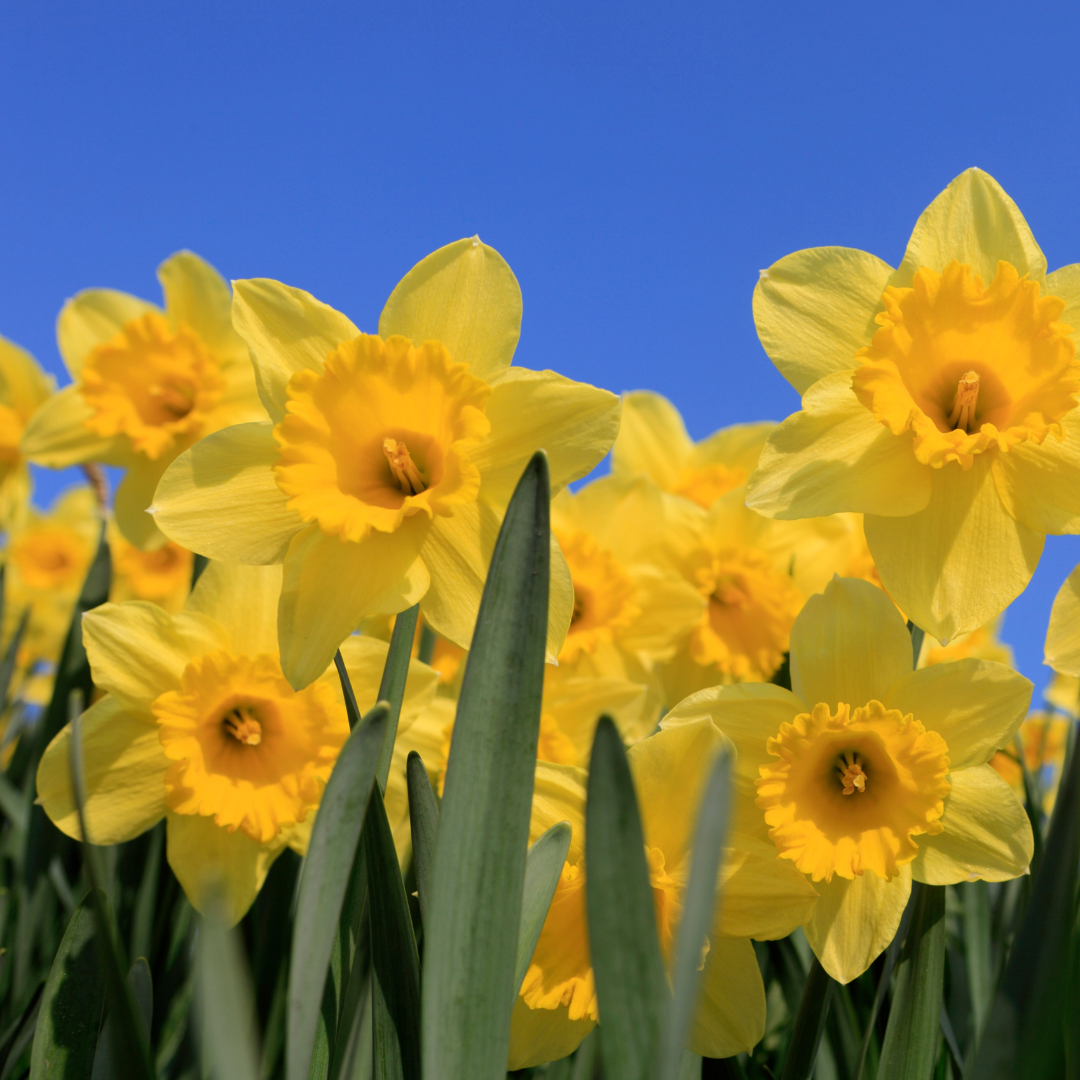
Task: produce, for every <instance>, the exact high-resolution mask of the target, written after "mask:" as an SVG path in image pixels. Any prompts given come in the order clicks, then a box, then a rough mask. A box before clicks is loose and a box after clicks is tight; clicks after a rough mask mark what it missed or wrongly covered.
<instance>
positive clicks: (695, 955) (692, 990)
mask: <svg viewBox="0 0 1080 1080" xmlns="http://www.w3.org/2000/svg"><path fill="white" fill-rule="evenodd" d="M730 812H731V758H730V755H729V754H728V753H727V752H726V751H721V753H719V754H718V755H717V758H716V761H715V762H714V763H713V766H712V769H711V770H710V772H709V779H708V782H707V783H706V785H705V793H704V795H703V796H702V799H701V806H700V808H699V809H698V817H697V825H696V826H695V829H694V847H693V849H692V857H691V862H690V881H689V883H688V884H687V887H686V893H685V895H684V900H683V902H684V905H685V906H684V908H683V914H682V919H681V920H680V921H679V936H678V938H677V940H676V943H675V966H674V972H673V978H672V999H671V1010H670V1013H669V1016H668V1020H667V1023H666V1024H665V1025H664V1031H663V1037H662V1039H661V1057H660V1070H659V1074H658V1075H659V1076H660V1078H661V1080H678V1077H679V1072H680V1069H681V1068H682V1067H683V1056H684V1046H685V1044H686V1039H687V1036H688V1035H689V1033H690V1025H691V1023H692V1022H693V1019H694V1011H695V1009H696V1008H697V1001H698V989H699V985H700V982H701V970H700V969H701V950H702V948H703V947H704V945H705V940H706V936H707V935H708V933H709V930H710V929H711V928H712V923H713V915H714V913H715V911H716V909H717V907H718V905H719V903H720V898H719V896H718V895H717V892H718V889H719V885H718V879H719V876H720V861H721V859H722V858H723V854H724V841H725V840H726V838H727V831H728V817H729V814H730Z"/></svg>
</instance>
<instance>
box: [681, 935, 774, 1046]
mask: <svg viewBox="0 0 1080 1080" xmlns="http://www.w3.org/2000/svg"><path fill="white" fill-rule="evenodd" d="M700 986H701V989H700V994H701V996H700V998H699V1000H698V1007H697V1012H696V1013H695V1015H694V1023H693V1026H692V1027H691V1029H690V1037H689V1039H688V1040H687V1046H688V1047H689V1049H690V1050H692V1051H693V1052H694V1053H695V1054H701V1056H702V1057H711V1058H726V1057H732V1056H733V1055H735V1054H741V1053H743V1052H746V1051H749V1050H752V1049H753V1048H754V1047H755V1046H756V1045H757V1044H758V1043H759V1042H760V1041H761V1037H762V1036H763V1035H764V1034H765V986H764V984H763V983H762V981H761V969H760V968H759V967H758V962H757V956H756V954H755V953H754V946H753V945H751V944H750V942H749V940H747V939H746V938H711V939H710V941H709V952H708V954H707V955H706V957H705V967H704V970H703V971H702V973H701V984H700Z"/></svg>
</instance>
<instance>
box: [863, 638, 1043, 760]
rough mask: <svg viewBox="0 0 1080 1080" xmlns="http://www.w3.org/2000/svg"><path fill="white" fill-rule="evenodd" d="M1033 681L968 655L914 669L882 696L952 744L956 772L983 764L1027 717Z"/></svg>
mask: <svg viewBox="0 0 1080 1080" xmlns="http://www.w3.org/2000/svg"><path fill="white" fill-rule="evenodd" d="M1031 690H1032V684H1031V682H1030V681H1029V680H1027V679H1025V678H1024V677H1023V675H1018V674H1017V673H1016V672H1015V671H1012V670H1011V669H1010V668H1007V667H1006V666H1005V665H1004V664H995V663H994V662H993V661H991V660H974V659H970V658H965V659H963V660H957V661H955V662H954V663H948V664H933V665H931V666H930V667H925V668H921V669H920V670H919V671H912V672H909V673H908V674H907V675H905V676H904V677H903V678H902V679H901V680H900V681H899V682H898V683H896V684H895V685H894V686H893V687H892V688H891V689H890V690H889V692H888V693H887V694H885V695H883V696H882V697H881V698H880V699H879V700H880V701H881V702H882V704H884V705H885V706H886V708H889V709H899V710H900V711H901V712H902V713H905V714H906V713H911V715H912V716H914V717H915V719H916V720H918V721H919V722H920V723H922V724H924V725H925V726H926V727H927V728H928V729H929V730H931V731H936V732H937V733H938V734H939V735H940V736H941V737H942V738H943V739H944V740H945V744H946V746H948V748H949V750H948V754H949V765H950V767H951V768H952V769H953V770H956V769H967V768H969V767H971V766H972V765H983V764H985V763H986V762H988V761H989V760H990V758H992V757H993V756H994V751H995V750H997V749H998V748H999V747H1002V746H1008V745H1009V743H1010V742H1011V741H1012V737H1013V735H1014V734H1015V733H1016V730H1017V729H1018V728H1019V727H1020V724H1021V723H1022V722H1023V719H1024V717H1025V716H1026V715H1027V710H1028V706H1029V705H1030V704H1031Z"/></svg>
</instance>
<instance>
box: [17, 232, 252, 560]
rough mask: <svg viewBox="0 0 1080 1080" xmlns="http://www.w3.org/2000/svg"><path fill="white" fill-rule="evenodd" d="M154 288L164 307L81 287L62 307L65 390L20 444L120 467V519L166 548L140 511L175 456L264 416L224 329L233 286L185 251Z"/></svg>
mask: <svg viewBox="0 0 1080 1080" xmlns="http://www.w3.org/2000/svg"><path fill="white" fill-rule="evenodd" d="M158 280H159V281H160V282H161V288H162V291H163V292H164V296H165V307H164V310H162V309H161V308H159V307H157V306H156V305H155V304H151V303H149V302H148V301H146V300H140V299H138V298H137V297H134V296H129V295H128V294H127V293H122V292H116V291H114V290H111V289H88V290H86V291H85V292H81V293H79V294H78V295H77V296H76V297H74V298H73V299H71V300H69V301H68V302H67V303H66V304H65V305H64V307H63V310H62V311H61V312H60V316H59V318H58V319H57V324H56V336H57V341H58V343H59V346H60V353H61V355H62V356H63V358H64V363H65V364H66V365H67V369H68V373H69V374H70V375H71V379H72V384H71V385H70V386H67V387H65V388H64V389H63V390H61V391H60V392H59V393H57V394H54V395H53V396H52V397H51V398H50V399H49V400H48V401H47V402H46V403H45V404H44V405H43V406H42V407H41V408H40V409H39V410H38V411H37V412H36V413H35V414H34V416H33V418H32V419H31V421H30V423H29V424H28V425H27V427H26V432H25V434H24V435H23V439H22V444H21V448H22V453H23V454H25V455H26V457H27V458H29V459H30V460H31V461H32V462H34V463H35V464H37V465H47V466H49V467H50V468H54V469H62V468H65V467H67V466H69V465H80V464H86V463H88V462H100V463H102V464H105V465H114V466H118V467H120V468H123V469H124V470H125V473H124V478H123V480H122V481H121V483H120V486H119V488H118V489H117V492H116V507H115V512H116V521H117V524H118V525H119V526H120V531H121V532H122V533H123V534H124V536H125V537H127V539H128V540H129V541H130V542H131V543H133V544H135V545H136V546H137V547H141V548H153V547H158V546H160V545H161V544H162V543H163V542H164V537H163V536H162V535H161V533H160V532H158V530H157V527H156V526H155V525H154V521H153V518H151V517H150V516H149V515H148V514H147V513H146V508H147V507H148V506H149V505H150V500H151V498H152V497H153V494H154V489H155V488H156V487H157V483H158V480H159V479H160V478H161V474H162V473H163V472H164V471H165V469H166V467H167V466H168V465H169V463H170V462H171V461H172V460H173V459H174V458H175V457H176V455H177V454H179V453H180V452H181V451H182V450H184V449H186V448H187V447H189V446H190V445H191V444H192V443H194V442H196V441H197V440H198V439H201V438H202V437H203V436H204V435H208V434H209V433H210V432H212V431H217V430H218V429H219V428H222V427H225V426H227V425H229V424H242V423H246V422H247V421H250V420H257V419H260V418H261V416H262V408H261V406H260V404H259V398H258V394H257V393H256V390H255V379H254V373H253V371H252V367H251V361H250V360H249V359H248V354H247V346H246V345H245V344H244V343H243V341H241V340H240V338H239V337H238V336H237V335H236V333H235V331H234V330H233V328H232V322H231V320H230V314H229V311H230V303H231V297H230V291H229V286H228V285H227V284H226V283H225V281H224V280H222V278H221V276H220V275H219V274H218V272H217V271H216V270H214V268H213V267H211V266H210V265H208V264H207V263H205V262H204V261H203V260H202V259H200V258H199V257H198V256H197V255H193V254H192V253H191V252H190V251H181V252H179V253H177V254H176V255H173V256H171V257H170V258H168V259H166V260H165V261H164V262H163V263H162V264H161V265H160V266H159V267H158Z"/></svg>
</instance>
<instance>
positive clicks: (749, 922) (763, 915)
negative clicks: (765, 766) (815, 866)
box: [720, 807, 818, 941]
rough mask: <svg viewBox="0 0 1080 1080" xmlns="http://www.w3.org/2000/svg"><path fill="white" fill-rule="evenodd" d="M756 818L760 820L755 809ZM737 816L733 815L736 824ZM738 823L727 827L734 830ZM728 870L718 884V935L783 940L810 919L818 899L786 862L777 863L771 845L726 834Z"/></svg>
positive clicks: (734, 832) (810, 886) (808, 883)
mask: <svg viewBox="0 0 1080 1080" xmlns="http://www.w3.org/2000/svg"><path fill="white" fill-rule="evenodd" d="M754 810H755V811H756V813H757V814H758V816H760V817H762V819H763V815H762V813H761V811H760V810H759V809H757V807H754ZM737 817H738V811H736V818H737ZM738 824H739V822H738V821H737V820H736V821H734V822H733V828H735V827H736V826H737V825H738ZM728 843H729V844H730V845H731V846H730V847H729V848H728V852H727V855H728V864H727V865H726V866H725V867H724V869H723V871H722V874H721V880H722V882H723V895H722V898H721V901H720V930H721V931H722V932H723V933H724V934H726V935H728V936H730V937H753V938H757V939H758V940H759V941H762V940H766V941H768V940H775V939H777V938H782V937H787V935H788V934H790V933H791V931H792V930H794V929H795V927H797V926H802V925H803V924H804V923H805V922H806V921H807V920H808V919H809V918H810V916H811V915H812V914H813V911H814V907H815V906H816V905H817V901H818V894H817V890H816V889H815V888H814V886H813V885H811V884H810V882H809V880H807V878H806V876H805V875H804V874H801V873H800V872H799V871H798V869H797V868H796V866H795V864H794V863H792V862H791V861H790V860H789V859H781V858H778V857H777V854H776V845H775V844H774V843H773V842H772V841H771V840H764V839H760V838H757V837H752V836H749V835H747V834H745V833H743V832H741V831H732V832H731V833H729V839H728Z"/></svg>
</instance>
